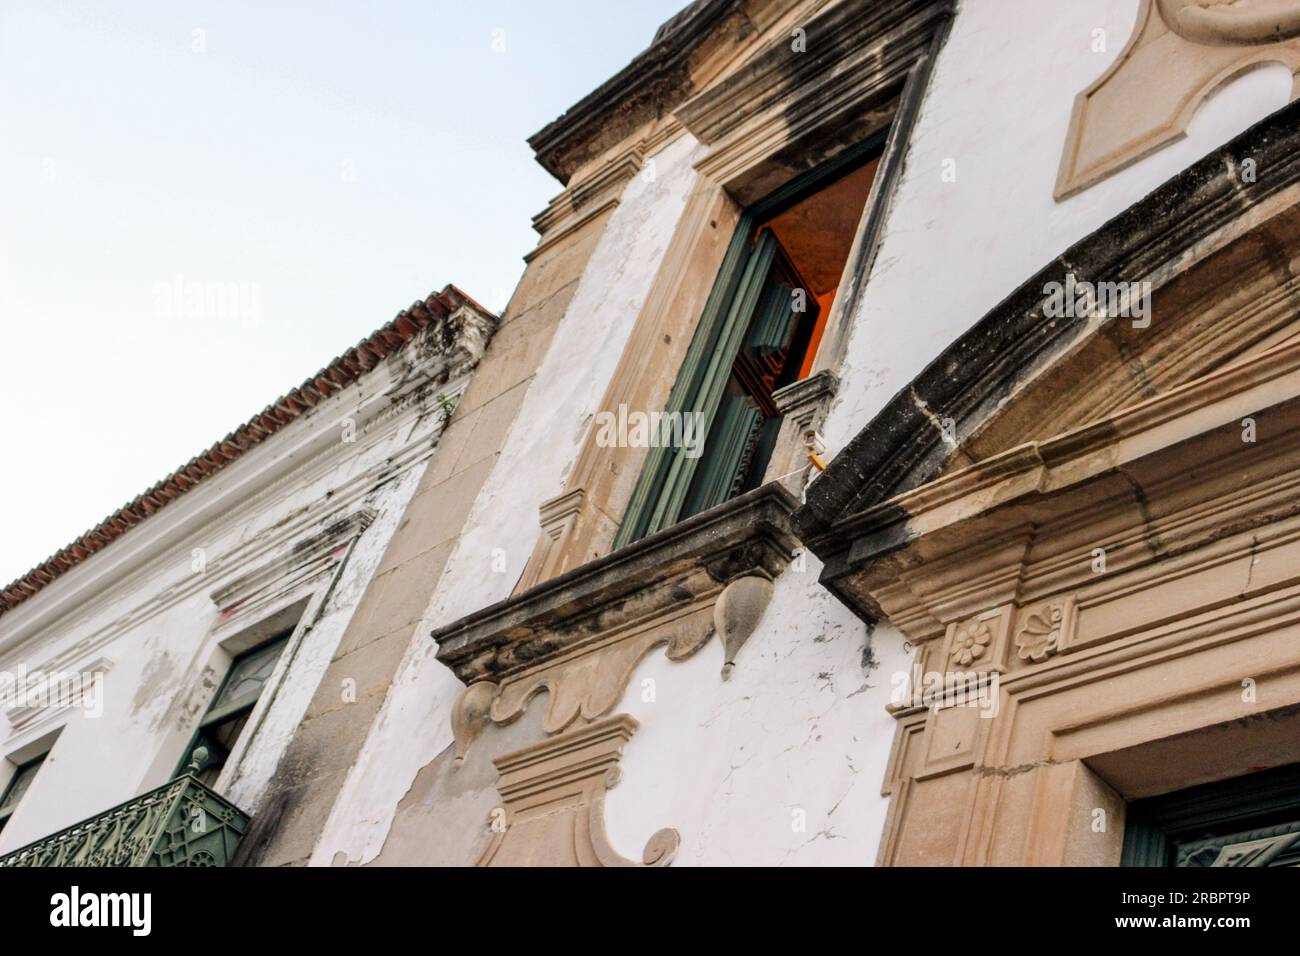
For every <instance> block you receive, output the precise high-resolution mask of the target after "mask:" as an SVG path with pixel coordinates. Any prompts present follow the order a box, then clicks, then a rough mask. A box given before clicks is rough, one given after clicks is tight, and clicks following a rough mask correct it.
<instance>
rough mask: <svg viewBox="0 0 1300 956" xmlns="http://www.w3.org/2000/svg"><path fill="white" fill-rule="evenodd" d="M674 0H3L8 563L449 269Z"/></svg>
mask: <svg viewBox="0 0 1300 956" xmlns="http://www.w3.org/2000/svg"><path fill="white" fill-rule="evenodd" d="M684 3H685V0H619V2H618V3H611V2H609V0H546V2H540V0H513V2H504V0H497V2H492V0H488V2H482V0H474V2H472V3H471V2H466V0H462V2H459V3H451V2H443V0H418V2H416V0H411V2H398V0H392V2H377V3H362V2H360V0H353V2H349V3H331V2H321V0H312V2H295V0H274V2H267V0H262V2H239V0H221V2H180V3H178V2H175V0H166V2H163V0H157V2H132V3H119V4H104V3H102V2H67V0H60V2H49V0H4V3H3V4H0V343H3V344H2V345H0V349H2V351H0V354H3V356H4V361H3V372H2V373H0V402H2V403H3V409H4V418H3V421H4V427H3V440H2V441H0V501H2V502H3V507H4V511H5V520H4V522H3V524H0V585H2V584H7V583H8V582H10V581H12V580H14V579H15V578H17V577H19V576H21V575H22V574H25V573H26V572H27V571H28V570H29V569H30V568H32V567H33V566H34V565H36V564H38V563H39V562H40V561H42V560H44V559H45V558H46V557H48V556H49V555H51V554H52V553H53V552H55V551H56V550H58V549H59V548H61V547H63V546H64V545H66V544H68V543H69V542H71V541H72V540H73V539H75V538H76V537H78V536H79V535H80V534H81V533H82V532H84V531H85V530H87V529H88V528H90V527H92V526H94V525H95V524H96V523H98V522H99V521H100V520H101V519H102V518H104V517H105V516H106V515H108V514H110V513H111V512H112V511H114V510H115V509H117V508H118V507H120V506H121V505H123V504H124V503H126V502H127V501H129V500H130V499H132V498H134V497H135V496H136V495H138V494H139V493H141V492H142V491H144V490H146V489H147V488H148V487H149V486H150V485H152V484H153V483H154V482H155V481H157V480H158V479H160V478H162V477H163V476H165V475H166V474H168V473H169V472H171V471H172V470H173V469H175V468H177V467H179V466H180V465H182V464H184V463H185V462H186V461H188V460H189V459H190V458H191V457H193V456H194V455H195V454H197V453H198V452H200V451H202V450H203V449H205V448H207V447H208V446H209V445H211V444H212V443H213V442H214V441H215V440H217V439H218V438H220V437H222V436H223V435H225V434H226V433H227V432H229V431H230V430H231V429H233V428H234V427H236V426H237V425H238V424H240V423H241V422H243V421H244V420H245V419H247V418H248V417H250V416H251V415H252V414H253V413H255V412H257V411H260V410H261V409H262V408H263V407H264V406H265V405H267V404H268V403H269V402H270V401H271V400H272V399H274V398H276V397H277V396H279V395H281V394H282V393H284V392H285V391H287V390H288V389H290V388H291V387H293V386H296V385H297V384H299V383H300V382H301V381H302V380H303V379H304V378H306V377H307V376H308V375H309V374H311V373H312V372H314V371H315V370H317V369H318V368H320V367H321V366H322V365H324V364H325V363H326V362H327V361H328V360H329V359H330V358H332V357H333V356H335V355H337V354H339V353H340V352H343V351H344V350H346V349H347V348H349V347H350V346H352V345H353V344H355V343H356V342H357V341H358V340H360V339H361V338H362V337H364V336H365V335H366V334H367V333H369V332H370V331H371V330H373V329H375V328H377V327H378V326H380V325H382V324H383V323H384V322H387V321H388V320H389V319H391V318H392V317H393V316H394V315H395V314H396V313H397V312H398V311H400V310H401V309H403V308H405V307H407V306H409V305H410V304H411V303H412V302H414V301H416V300H417V299H423V298H424V297H425V296H427V295H428V294H429V293H430V292H434V291H436V290H439V289H441V288H442V287H443V286H444V285H446V284H447V283H449V282H450V283H455V284H456V285H457V286H459V287H460V288H462V289H464V290H465V291H466V292H467V293H469V294H470V295H471V296H473V297H475V298H476V299H478V300H479V301H481V302H483V303H484V304H485V305H488V306H489V307H492V308H496V309H499V308H501V307H502V306H504V305H505V303H506V301H507V300H508V298H509V294H510V292H511V290H512V289H513V287H514V284H515V282H516V281H517V280H518V278H519V276H520V274H521V273H522V271H523V262H522V259H521V257H522V256H523V255H524V253H526V252H527V251H528V250H529V249H531V248H532V247H533V246H534V245H535V243H536V240H537V236H536V234H535V233H534V232H533V230H532V227H531V224H530V219H531V217H532V216H533V215H534V214H535V213H537V212H540V211H541V210H542V209H544V208H545V206H546V203H547V201H548V200H549V199H550V198H551V197H553V196H554V195H555V194H556V193H558V192H559V191H560V189H561V185H560V184H559V183H558V182H557V181H556V180H554V179H553V178H552V177H551V176H550V175H549V174H548V173H546V172H545V171H544V170H543V169H542V168H541V167H540V166H539V165H537V163H536V162H535V161H534V159H533V157H532V152H531V151H530V150H529V149H528V146H527V144H526V143H525V139H526V138H527V137H528V136H529V135H531V134H532V133H534V132H536V131H537V130H539V129H541V128H542V127H543V126H545V125H546V124H547V123H548V122H550V121H551V120H552V119H554V118H555V117H557V116H559V115H560V114H561V113H562V112H564V110H565V109H566V108H568V107H569V106H571V105H572V104H573V103H575V102H576V101H577V100H579V99H580V98H581V97H582V96H583V95H585V94H586V93H587V92H589V91H590V90H592V89H594V88H595V87H596V86H597V85H598V84H599V83H601V82H602V81H603V80H605V79H607V78H608V77H609V76H610V75H612V74H613V73H615V72H616V71H617V70H618V69H620V68H621V67H622V66H624V65H625V64H626V63H627V62H628V61H629V60H631V59H632V57H634V56H635V55H636V54H637V53H638V52H640V51H641V50H643V49H644V48H645V47H646V46H647V45H648V44H649V42H650V40H651V38H652V37H653V35H654V31H655V29H656V28H657V27H658V25H659V24H660V23H662V22H663V21H664V20H666V19H667V18H668V17H669V16H671V15H672V14H673V13H675V12H676V11H677V10H678V9H679V8H680V7H681V6H683V5H684Z"/></svg>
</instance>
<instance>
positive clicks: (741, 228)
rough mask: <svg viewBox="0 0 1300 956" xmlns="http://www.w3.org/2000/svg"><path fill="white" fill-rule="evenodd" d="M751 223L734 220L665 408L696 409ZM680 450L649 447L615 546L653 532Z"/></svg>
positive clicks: (747, 249)
mask: <svg viewBox="0 0 1300 956" xmlns="http://www.w3.org/2000/svg"><path fill="white" fill-rule="evenodd" d="M752 228H753V222H752V220H751V219H750V217H748V216H742V217H741V219H740V222H739V223H737V225H736V232H735V234H734V235H733V236H732V239H731V244H730V245H729V246H728V247H727V252H726V254H725V255H724V256H723V259H722V267H721V268H720V269H719V271H718V278H717V281H716V282H714V284H713V288H712V290H710V292H709V298H708V301H706V302H705V304H704V311H703V312H702V313H701V315H700V321H699V324H698V325H697V326H696V329H695V335H694V337H693V338H692V339H691V344H690V347H689V348H688V349H687V351H686V358H685V359H684V360H683V362H682V367H681V369H680V370H679V371H678V374H677V380H676V381H675V382H674V383H673V387H672V391H671V392H670V393H669V395H668V403H667V405H666V406H665V409H664V410H665V411H666V412H669V413H672V412H677V413H689V412H691V411H693V410H694V400H695V397H696V395H697V394H698V392H699V385H700V377H701V370H702V369H703V368H704V367H705V366H706V363H707V361H708V359H709V357H710V356H711V355H712V354H713V352H714V350H715V349H716V347H717V343H718V338H719V336H720V335H721V333H722V328H723V324H724V323H723V321H722V319H723V318H724V316H725V312H726V311H727V309H728V306H729V305H730V304H731V303H732V302H733V301H734V296H735V292H736V288H737V286H738V285H739V284H740V281H741V279H742V277H743V275H744V273H745V266H746V264H747V262H748V261H749V258H750V230H751V229H752ZM679 453H680V449H676V448H663V447H656V448H651V449H650V451H649V454H648V455H647V456H646V463H645V465H644V467H643V468H642V469H641V474H640V475H639V476H638V478H637V483H636V486H635V487H634V488H633V490H632V497H631V500H630V501H629V502H628V507H627V511H626V512H625V514H624V517H623V523H622V524H621V525H620V526H619V529H618V533H617V534H616V535H615V536H614V547H615V548H621V547H623V546H625V545H628V544H631V543H632V542H633V541H636V540H638V539H639V538H643V537H645V536H646V535H647V534H649V533H651V531H652V530H655V529H652V528H651V527H650V519H651V515H652V512H653V511H654V505H655V503H656V502H658V501H659V500H660V498H661V497H662V493H663V488H664V484H665V482H666V480H667V478H668V472H669V467H670V465H671V464H672V461H673V459H674V458H675V457H676V456H677V455H678V454H679Z"/></svg>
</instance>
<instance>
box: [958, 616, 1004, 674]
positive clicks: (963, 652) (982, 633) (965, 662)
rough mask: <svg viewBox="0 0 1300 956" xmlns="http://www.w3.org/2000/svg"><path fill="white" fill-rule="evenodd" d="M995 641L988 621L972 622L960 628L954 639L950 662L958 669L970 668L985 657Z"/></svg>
mask: <svg viewBox="0 0 1300 956" xmlns="http://www.w3.org/2000/svg"><path fill="white" fill-rule="evenodd" d="M992 641H993V631H992V630H991V629H990V628H989V625H988V622H987V621H971V622H969V623H967V624H963V625H962V626H961V627H960V628H958V630H957V633H956V635H954V636H953V639H952V653H951V654H950V655H949V658H948V659H949V660H950V661H951V662H952V663H953V664H955V665H957V666H958V667H969V666H970V665H971V664H972V663H974V662H975V661H977V660H979V658H981V657H983V656H984V653H985V651H987V650H988V646H989V644H990V643H991V642H992Z"/></svg>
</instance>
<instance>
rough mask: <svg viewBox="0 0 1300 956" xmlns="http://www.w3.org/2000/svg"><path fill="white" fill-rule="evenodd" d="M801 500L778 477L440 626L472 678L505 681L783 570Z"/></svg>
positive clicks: (437, 634)
mask: <svg viewBox="0 0 1300 956" xmlns="http://www.w3.org/2000/svg"><path fill="white" fill-rule="evenodd" d="M796 505H797V502H796V500H795V498H794V497H793V496H792V495H791V494H790V493H789V492H788V491H786V490H785V489H784V488H782V487H780V486H778V485H773V484H768V485H764V486H763V487H761V488H757V489H755V490H754V491H752V492H749V493H748V494H745V495H742V496H741V497H739V498H736V499H733V500H732V501H729V502H727V503H726V504H723V505H720V506H719V507H717V508H713V509H710V510H709V511H706V512H704V513H703V514H699V515H696V516H694V517H692V518H689V519H687V520H686V521H683V522H681V523H680V524H677V525H674V526H673V527H671V528H667V529H665V530H664V531H661V532H659V533H658V534H654V535H651V536H649V537H646V538H643V539H642V540H640V541H638V542H636V543H634V544H632V545H629V546H628V547H626V548H621V549H619V550H618V551H615V552H613V553H611V554H608V555H606V556H604V557H602V558H598V559H597V560H595V561H592V562H590V563H588V564H585V565H583V566H582V567H579V568H575V569H574V570H573V571H570V572H568V573H566V574H563V575H560V576H559V577H556V578H553V579H551V580H549V581H547V582H545V583H543V584H540V585H538V586H537V587H534V588H532V589H530V590H528V591H524V592H522V593H520V594H517V595H514V596H513V597H511V598H508V599H507V600H505V601H501V602H499V603H497V604H494V605H491V606H490V607H487V608H484V609H482V610H480V611H477V612H475V613H474V614H471V615H469V616H468V617H465V618H463V619H461V620H459V621H457V622H455V623H453V624H449V625H447V626H446V627H442V628H439V629H438V630H436V631H434V632H433V635H432V636H433V639H434V640H435V641H436V642H437V643H438V645H439V650H438V659H439V660H440V661H442V662H443V663H444V664H446V665H447V666H449V667H451V668H452V669H453V670H454V671H455V672H456V674H457V676H458V677H460V678H461V680H463V681H465V682H466V683H471V682H473V681H479V680H488V679H490V680H492V681H499V680H501V679H502V678H503V677H507V676H509V675H511V674H514V673H516V672H518V671H520V670H523V669H525V668H527V667H530V666H536V665H538V664H541V663H543V662H546V661H548V660H552V659H554V658H556V657H558V656H559V655H561V654H562V653H564V652H566V651H568V650H570V649H572V648H573V647H574V646H576V645H579V644H582V643H584V642H587V641H590V640H592V639H595V638H600V637H602V636H607V635H609V634H612V633H617V632H619V631H620V630H622V629H625V628H629V627H632V626H634V625H636V624H637V623H639V622H642V621H644V620H646V619H648V618H653V617H655V616H656V615H671V614H672V613H673V612H674V611H675V610H676V609H679V608H682V607H689V606H691V605H692V604H695V603H697V602H698V601H699V600H700V599H701V598H703V597H707V596H713V595H716V594H717V593H719V592H720V591H721V590H722V589H723V587H724V586H725V585H727V584H728V583H731V582H734V581H736V580H738V579H741V578H762V579H767V580H771V579H773V578H775V577H776V576H777V575H778V574H779V573H780V571H781V570H782V569H783V568H784V567H785V565H786V564H787V563H788V561H789V560H790V558H791V557H792V554H793V552H794V549H795V548H796V547H797V546H798V541H797V540H796V538H795V537H794V534H793V533H792V530H791V526H790V514H791V513H792V512H793V510H794V508H795V506H796Z"/></svg>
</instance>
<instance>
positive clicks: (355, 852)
mask: <svg viewBox="0 0 1300 956" xmlns="http://www.w3.org/2000/svg"><path fill="white" fill-rule="evenodd" d="M697 153H698V149H697V144H696V142H695V140H694V139H692V138H691V137H689V136H687V137H683V138H681V139H679V140H677V141H675V142H674V143H672V144H670V145H669V146H667V147H666V148H664V149H663V150H661V151H660V152H659V153H658V154H656V155H655V156H654V157H653V159H654V161H655V162H654V166H653V169H654V171H655V172H654V176H653V177H651V176H647V175H645V174H642V175H638V176H637V177H635V178H634V179H633V180H632V182H630V183H629V184H628V186H627V188H626V189H625V190H624V194H623V197H622V200H621V202H620V203H619V206H618V208H617V209H615V210H614V213H613V215H612V216H611V217H610V220H609V223H608V224H607V225H606V226H605V231H604V232H603V233H602V234H601V237H600V239H599V241H598V242H597V245H596V249H595V251H594V252H593V253H592V256H591V260H590V261H589V263H588V265H587V270H586V272H585V273H584V274H583V276H582V279H581V280H580V281H579V283H578V289H577V291H576V292H575V293H574V295H573V300H572V301H571V302H570V303H569V308H568V310H567V311H566V312H565V316H564V318H563V319H562V320H561V322H560V325H559V328H558V329H557V331H556V333H555V337H554V339H553V340H552V342H551V347H550V349H549V350H548V351H547V353H546V358H545V359H544V360H543V362H542V365H541V367H540V368H539V369H538V371H537V376H536V378H535V379H534V380H533V383H532V384H531V385H530V386H529V389H528V394H527V396H526V397H525V398H524V403H523V407H522V408H521V409H520V411H519V417H518V418H517V419H516V420H515V424H514V426H513V427H512V428H511V431H510V434H509V435H508V436H507V438H506V442H505V447H504V448H503V449H502V452H501V456H500V457H499V458H498V459H497V462H496V464H495V465H493V468H492V472H491V474H490V475H489V476H488V479H487V481H486V482H485V483H484V487H483V489H482V490H481V491H480V492H479V495H478V498H477V499H476V501H475V505H474V508H473V510H472V511H471V512H470V516H469V518H468V519H467V520H466V524H465V530H464V531H462V533H461V537H460V539H459V541H458V542H457V544H456V549H455V550H454V551H453V552H452V556H451V558H450V559H449V560H448V562H447V567H446V570H445V571H444V572H443V575H442V578H441V579H440V580H439V582H438V587H437V589H436V590H435V592H434V595H433V599H432V601H431V602H430V607H429V610H428V612H427V613H426V614H425V616H424V619H423V620H422V621H421V623H420V627H419V629H418V630H417V631H416V635H417V636H416V640H415V643H414V644H413V645H412V646H411V648H410V649H409V650H408V651H407V655H406V658H405V659H404V660H403V662H402V665H401V668H400V669H399V671H398V676H397V679H396V680H395V681H394V683H393V687H392V689H391V690H390V691H389V694H388V699H387V700H386V701H385V703H384V707H383V709H382V710H381V711H380V715H379V718H378V720H377V721H376V724H375V728H374V729H373V730H372V732H371V735H370V737H369V738H368V740H367V742H366V745H365V748H364V749H363V751H362V753H361V756H360V757H359V758H358V760H357V764H356V766H354V767H353V769H352V772H351V774H350V775H349V777H348V780H347V782H346V784H345V785H344V788H343V791H342V793H341V794H340V796H339V799H338V800H337V801H336V802H335V805H334V809H333V811H332V812H331V814H330V819H329V823H328V824H327V825H326V827H325V830H324V832H323V833H322V835H321V838H320V841H319V843H318V845H317V848H316V850H315V852H314V853H313V855H312V863H313V864H315V865H328V864H329V863H331V862H332V861H333V860H334V858H335V855H336V854H340V853H341V854H344V855H345V857H346V858H347V859H348V860H350V861H352V862H363V863H364V862H368V861H369V860H371V859H373V858H374V857H375V856H376V855H377V854H378V853H379V851H380V849H382V847H383V841H384V837H385V836H386V835H387V833H388V828H389V826H391V824H392V818H393V813H394V811H395V810H396V807H397V802H398V801H399V800H400V799H401V797H402V795H403V794H405V793H406V791H407V790H408V789H409V788H410V785H411V781H412V780H414V779H415V775H416V773H417V772H418V771H419V769H420V768H421V767H423V766H424V765H425V764H427V763H429V761H431V760H432V759H433V758H434V757H436V756H437V755H438V753H439V752H440V751H442V750H443V749H445V748H446V747H447V745H448V744H450V743H451V739H452V735H451V726H450V717H451V708H452V705H453V704H454V703H455V701H456V698H457V697H458V696H459V695H460V691H461V690H462V689H463V688H462V685H461V683H460V682H459V681H458V680H457V679H456V678H455V676H453V675H452V673H451V672H450V671H449V670H447V668H446V667H444V666H443V665H442V664H439V663H438V662H437V660H435V658H434V654H435V653H436V651H437V647H436V646H435V645H434V643H433V641H432V640H431V639H429V637H428V635H429V634H430V633H431V632H432V631H433V629H434V627H436V626H438V625H440V624H445V623H447V622H450V621H454V620H456V619H457V618H460V617H463V616H464V615H466V614H468V613H470V612H471V611H474V610H477V609H478V608H480V607H485V606H487V605H489V604H492V603H494V602H496V601H499V600H502V599H504V598H506V597H509V595H510V593H511V592H512V591H513V590H514V587H515V585H516V584H517V583H518V581H519V578H520V576H521V575H522V574H523V571H524V566H525V564H527V562H528V558H529V556H530V555H531V554H532V549H533V546H534V545H535V544H536V542H537V534H538V528H539V525H538V508H539V507H540V506H541V503H542V502H543V501H546V500H547V499H549V498H553V497H555V496H556V495H558V494H559V493H560V492H561V491H563V490H564V481H565V478H566V477H567V474H568V470H569V469H570V468H571V467H572V466H573V463H574V461H575V460H576V458H577V456H578V452H579V450H580V447H581V444H580V443H581V441H582V437H583V435H584V434H585V432H586V430H587V428H588V427H589V425H590V422H591V419H592V417H593V416H594V415H595V413H596V411H598V406H599V404H600V400H601V398H602V396H603V395H604V393H605V390H606V387H607V386H608V384H609V380H610V377H611V376H612V375H613V373H614V368H615V366H616V365H617V364H618V360H619V357H620V356H621V355H622V351H623V347H624V345H625V344H626V342H627V340H628V337H629V336H630V335H631V332H632V326H633V324H634V323H635V320H636V317H637V315H638V314H639V313H640V311H641V307H642V305H643V304H644V303H645V300H646V296H647V295H649V293H650V286H651V284H652V282H653V281H654V276H655V273H656V272H657V271H658V269H659V265H660V263H661V262H662V261H663V257H664V254H665V252H667V249H668V243H669V241H670V240H671V239H672V235H673V231H674V229H675V228H676V226H677V222H678V220H679V219H680V217H681V212H682V209H683V207H684V206H685V204H686V199H687V197H688V196H689V195H690V191H691V188H692V187H693V186H694V184H695V178H696V175H697V174H696V173H695V170H694V169H693V168H692V167H693V163H694V162H695V160H696V159H697V158H698V155H697ZM494 556H497V557H500V558H501V559H503V562H504V567H505V570H504V571H493V570H492V568H493V560H494Z"/></svg>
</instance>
